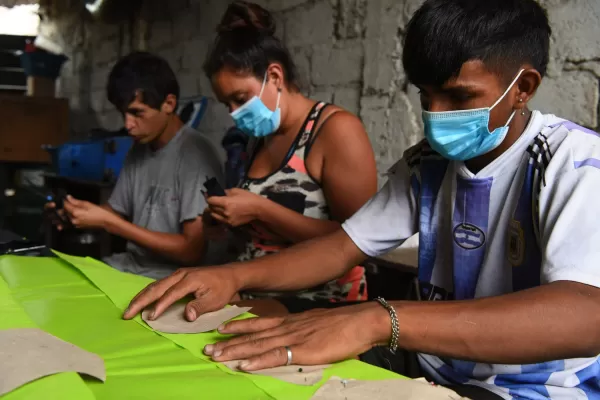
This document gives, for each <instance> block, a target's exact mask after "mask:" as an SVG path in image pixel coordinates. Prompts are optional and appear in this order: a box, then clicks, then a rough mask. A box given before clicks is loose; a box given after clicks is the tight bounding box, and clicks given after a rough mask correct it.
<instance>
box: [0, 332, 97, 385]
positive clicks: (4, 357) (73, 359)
mask: <svg viewBox="0 0 600 400" xmlns="http://www.w3.org/2000/svg"><path fill="white" fill-rule="evenodd" d="M61 372H79V373H81V374H86V375H89V376H92V377H94V378H97V379H99V380H101V381H102V382H104V381H105V380H106V370H105V368H104V360H102V358H100V357H99V356H98V355H96V354H94V353H90V352H88V351H85V350H83V349H81V348H79V347H77V346H75V345H74V344H71V343H68V342H65V341H63V340H61V339H59V338H57V337H55V336H52V335H50V334H49V333H46V332H44V331H42V330H40V329H30V328H23V329H7V330H2V331H0V396H2V395H4V394H6V393H9V392H11V391H13V390H15V389H17V388H19V387H21V386H23V385H25V384H26V383H29V382H32V381H34V380H36V379H39V378H43V377H45V376H48V375H54V374H58V373H61Z"/></svg>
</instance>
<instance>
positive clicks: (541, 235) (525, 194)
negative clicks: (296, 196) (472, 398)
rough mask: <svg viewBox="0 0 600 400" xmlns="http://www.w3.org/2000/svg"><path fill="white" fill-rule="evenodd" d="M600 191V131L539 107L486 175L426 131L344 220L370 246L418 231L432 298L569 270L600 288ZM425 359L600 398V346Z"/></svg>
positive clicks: (515, 394) (444, 368)
mask: <svg viewBox="0 0 600 400" xmlns="http://www.w3.org/2000/svg"><path fill="white" fill-rule="evenodd" d="M599 195H600V136H598V135H597V134H596V133H595V132H592V131H590V130H587V129H585V128H582V127H579V126H577V125H575V124H574V123H572V122H569V121H566V120H563V119H560V118H558V117H556V116H554V115H543V114H541V113H540V112H537V111H535V112H534V113H533V115H532V117H531V120H530V122H529V124H528V126H527V128H526V130H525V132H524V133H523V134H522V135H521V137H520V138H519V139H518V140H517V142H516V143H514V144H513V145H512V146H511V147H510V149H508V150H507V151H506V152H505V153H504V154H502V155H501V156H500V157H499V158H498V159H496V160H494V161H493V162H492V163H491V164H489V165H488V166H486V167H485V168H484V169H483V170H481V171H479V172H478V173H477V174H473V173H471V172H470V171H469V170H468V169H467V168H466V166H465V165H464V163H463V162H460V161H449V160H446V159H444V158H442V157H441V156H439V155H438V154H436V153H435V152H434V151H433V150H431V148H430V147H429V146H428V145H427V143H426V142H425V141H424V142H421V143H420V144H418V145H417V146H414V147H413V148H411V149H409V150H408V151H407V152H406V153H405V155H404V157H403V159H402V160H400V162H399V163H398V164H396V166H395V168H394V169H393V171H392V172H391V176H390V179H389V181H388V182H387V184H386V185H385V186H384V188H383V189H382V190H381V191H380V192H379V193H378V194H377V195H376V196H375V197H374V198H373V199H371V200H370V201H369V202H368V203H367V204H366V205H365V206H364V207H363V208H362V209H361V210H359V211H358V212H357V213H356V214H355V215H354V216H353V217H352V218H350V219H349V220H348V221H346V222H345V223H344V225H343V228H344V230H345V231H346V233H347V234H348V235H349V236H350V238H351V239H352V240H353V241H354V243H355V244H356V245H357V246H358V247H359V248H360V249H361V250H362V251H363V252H364V253H366V254H367V255H369V256H372V257H375V256H379V255H381V254H384V253H386V252H388V251H390V250H392V249H394V248H396V247H397V246H399V245H400V244H402V243H403V242H404V240H406V239H407V238H409V237H410V236H412V235H413V234H415V233H417V232H419V281H420V284H421V297H422V299H423V300H432V301H435V300H447V299H457V300H461V299H474V298H481V297H488V296H497V295H502V294H507V293H512V292H516V291H519V290H524V289H528V288H532V287H536V286H540V285H543V284H546V283H549V282H554V281H561V280H568V281H575V282H581V283H584V284H588V285H592V286H596V287H600V267H598V260H599V259H600V229H599V227H598V224H599V223H600V207H598V206H597V205H595V204H593V201H594V200H595V199H597V197H596V196H599ZM574 340H576V338H574ZM419 359H420V362H421V366H422V367H423V369H424V370H425V371H426V373H427V374H428V375H429V376H430V377H431V378H432V379H433V380H435V381H436V382H437V383H439V384H471V385H477V386H481V387H484V388H486V389H488V390H490V391H492V392H494V393H496V394H498V395H500V396H502V397H503V398H505V399H513V398H514V399H542V398H551V399H600V361H599V358H598V357H596V358H589V359H571V360H558V361H552V362H546V363H541V364H535V365H497V364H482V363H474V362H468V361H461V360H452V359H446V358H439V357H436V356H432V355H426V354H421V355H419Z"/></svg>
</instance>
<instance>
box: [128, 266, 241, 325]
mask: <svg viewBox="0 0 600 400" xmlns="http://www.w3.org/2000/svg"><path fill="white" fill-rule="evenodd" d="M237 292H238V287H237V282H236V281H235V276H234V274H233V272H232V270H231V268H229V267H226V266H221V267H212V268H211V267H200V268H183V269H180V270H178V271H176V272H175V273H174V274H172V275H171V276H168V277H166V278H164V279H161V280H160V281H156V282H154V283H152V284H150V285H148V286H147V287H146V288H145V289H144V290H142V291H141V292H140V293H139V294H138V295H137V296H135V298H134V299H133V300H132V301H131V303H130V304H129V307H128V308H127V310H125V313H124V314H123V318H125V319H131V318H133V317H135V316H136V315H137V314H138V313H140V312H141V311H142V310H144V309H145V308H146V307H148V306H149V305H151V304H152V303H156V304H155V305H154V310H153V311H152V312H151V313H150V315H149V318H150V319H156V318H158V317H159V316H160V315H161V314H162V313H163V312H165V310H166V309H167V308H169V307H170V306H171V305H172V304H173V303H175V302H176V301H177V300H180V299H182V298H184V297H185V296H187V295H188V294H191V295H193V296H194V297H195V299H194V300H192V301H190V302H189V303H188V304H187V305H186V307H185V316H186V318H187V319H188V320H189V321H195V320H196V318H198V317H199V316H200V315H202V314H204V313H207V312H211V311H217V310H220V309H222V308H223V307H225V306H226V305H227V304H228V303H229V302H230V301H231V300H232V299H233V298H234V297H235V296H236V294H237Z"/></svg>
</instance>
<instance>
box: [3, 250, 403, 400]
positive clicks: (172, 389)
mask: <svg viewBox="0 0 600 400" xmlns="http://www.w3.org/2000/svg"><path fill="white" fill-rule="evenodd" d="M57 255H58V256H59V257H61V258H28V257H11V256H4V257H1V258H0V309H1V310H2V314H3V318H1V319H0V329H7V328H17V327H29V326H38V327H39V328H41V329H43V330H45V331H47V332H49V333H51V334H53V335H55V336H57V337H60V338H62V339H63V340H66V341H69V342H71V343H74V344H76V345H78V346H80V347H81V348H83V349H86V350H88V351H91V352H94V353H97V354H99V355H100V356H101V357H102V358H103V359H104V360H105V363H106V372H107V381H106V383H104V384H103V383H101V382H98V381H95V380H93V379H92V378H89V379H88V378H80V377H79V375H77V374H73V373H69V374H58V375H55V376H52V377H48V378H43V379H40V380H38V381H36V382H33V383H31V384H28V385H26V386H24V387H22V388H20V389H18V390H15V391H14V392H12V393H10V394H9V395H7V396H5V397H6V399H8V400H15V399H25V398H35V397H36V396H34V395H32V394H33V393H38V394H41V393H43V394H44V395H43V396H42V397H44V398H54V397H48V393H50V395H51V396H55V397H56V398H61V399H71V398H78V399H84V400H87V399H89V398H97V399H119V398H127V399H136V398H139V399H147V398H177V399H187V398H194V399H196V398H199V397H201V398H206V399H213V398H214V399H230V398H231V399H270V398H273V399H298V400H301V399H303V400H306V399H309V398H310V397H311V396H312V395H313V394H314V392H315V391H316V390H317V388H318V386H319V385H315V386H312V387H304V386H297V385H292V384H289V383H285V382H281V381H279V380H276V379H273V378H269V377H264V376H256V375H249V374H243V373H238V372H233V371H231V370H229V369H228V368H226V367H224V366H223V365H221V364H218V363H213V362H211V361H210V360H209V359H208V358H207V357H206V356H204V354H202V349H203V348H204V346H205V345H206V344H208V343H214V342H215V341H217V340H219V339H223V338H224V336H222V335H219V334H218V333H216V332H212V333H205V334H194V335H185V334H183V335H181V334H180V335H177V334H162V333H158V332H154V331H153V330H152V329H151V328H150V327H149V326H148V325H147V324H146V323H144V322H143V321H142V320H141V319H140V317H139V316H138V317H136V318H135V319H134V320H133V321H124V320H122V319H121V315H122V313H123V310H124V309H125V308H126V307H127V305H128V304H129V301H130V300H131V299H132V298H133V296H134V295H135V294H137V293H138V292H139V291H140V290H141V289H143V288H144V287H145V286H146V285H147V284H148V283H150V282H151V280H150V279H148V278H144V277H140V276H136V275H131V274H125V273H122V272H119V271H117V270H114V269H112V268H110V267H108V266H106V265H105V264H103V263H101V262H99V261H96V260H94V259H91V258H79V257H72V256H67V255H64V254H60V253H57ZM86 278H87V279H86ZM5 316H6V317H5ZM245 317H248V315H246V316H245ZM333 375H335V376H340V377H342V378H354V379H370V380H375V379H389V378H394V377H395V378H397V377H398V375H395V374H393V373H391V372H388V371H385V370H382V369H378V368H375V367H372V366H369V365H366V364H364V363H360V362H358V361H347V362H343V363H339V364H336V365H334V366H332V367H331V368H329V369H327V370H326V371H325V378H324V380H326V379H327V378H328V377H330V376H333ZM67 380H68V381H67ZM83 382H85V384H82V383H83ZM78 383H79V385H78ZM40 385H42V386H40ZM38 386H40V388H37V387H38ZM199 394H200V396H199ZM29 396H30V397H29ZM86 396H87V397H86ZM3 400H4V397H3Z"/></svg>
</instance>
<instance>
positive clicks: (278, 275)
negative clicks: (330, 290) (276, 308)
mask: <svg viewBox="0 0 600 400" xmlns="http://www.w3.org/2000/svg"><path fill="white" fill-rule="evenodd" d="M365 258H366V256H365V255H364V254H363V253H362V252H361V251H360V250H359V249H358V248H357V247H356V245H355V244H354V243H353V242H352V240H351V239H350V238H349V237H348V235H346V233H345V232H344V231H343V230H342V229H339V230H337V231H336V232H334V233H332V234H330V235H327V236H324V237H321V238H317V239H314V240H310V241H307V242H304V243H300V244H297V245H295V246H292V247H290V248H287V249H285V250H283V251H281V252H279V253H278V254H273V255H270V256H265V257H261V258H259V259H256V260H253V261H250V262H246V263H238V264H232V265H231V268H232V270H233V275H234V277H235V280H236V283H237V286H238V290H262V291H294V290H302V289H307V288H310V287H313V286H316V285H319V284H322V283H325V282H328V281H330V280H332V279H335V278H338V277H341V276H342V275H344V273H346V272H347V271H348V270H349V269H350V268H352V267H353V266H355V265H357V264H359V263H360V262H361V261H363V260H364V259H365Z"/></svg>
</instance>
